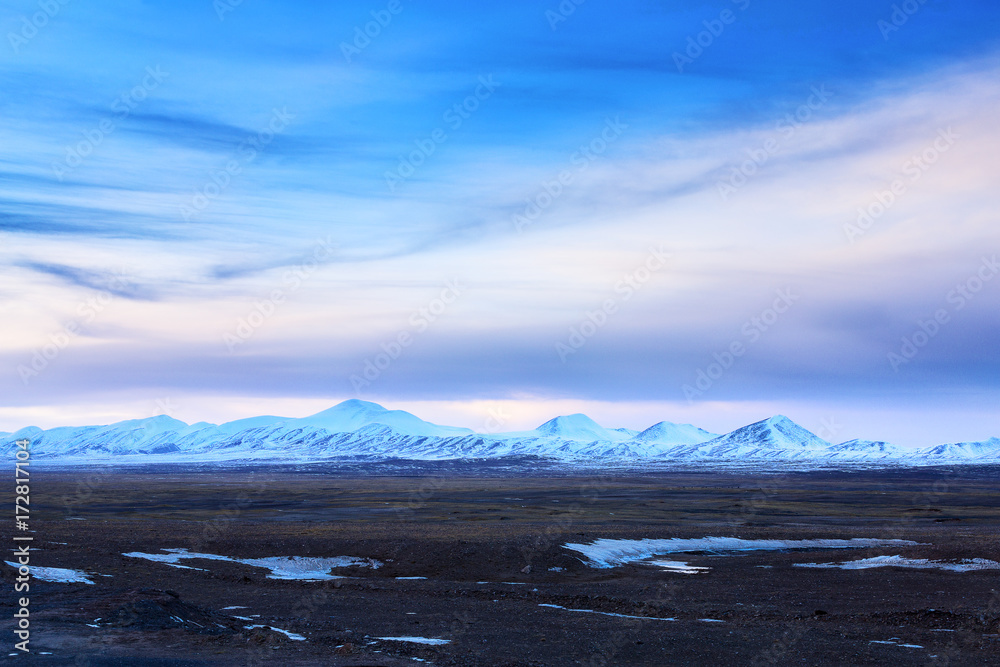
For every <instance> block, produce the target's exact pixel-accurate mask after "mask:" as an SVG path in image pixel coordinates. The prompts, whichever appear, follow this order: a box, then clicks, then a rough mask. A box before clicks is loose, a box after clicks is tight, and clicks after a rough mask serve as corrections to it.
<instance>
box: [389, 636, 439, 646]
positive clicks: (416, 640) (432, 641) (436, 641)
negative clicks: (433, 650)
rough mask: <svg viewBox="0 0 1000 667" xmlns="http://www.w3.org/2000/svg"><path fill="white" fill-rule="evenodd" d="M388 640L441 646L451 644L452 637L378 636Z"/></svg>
mask: <svg viewBox="0 0 1000 667" xmlns="http://www.w3.org/2000/svg"><path fill="white" fill-rule="evenodd" d="M376 639H381V640H383V641H387V642H410V643H411V644H427V645H429V646H441V645H442V644H450V643H451V640H450V639H428V638H427V637H376Z"/></svg>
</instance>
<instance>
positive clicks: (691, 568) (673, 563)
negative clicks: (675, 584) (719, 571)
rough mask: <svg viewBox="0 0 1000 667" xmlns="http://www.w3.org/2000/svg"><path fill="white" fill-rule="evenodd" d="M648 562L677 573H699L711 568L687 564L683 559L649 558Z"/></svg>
mask: <svg viewBox="0 0 1000 667" xmlns="http://www.w3.org/2000/svg"><path fill="white" fill-rule="evenodd" d="M648 562H649V564H650V565H655V566H657V567H659V568H661V569H663V570H666V571H667V572H677V573H678V574H701V573H703V572H708V571H709V570H711V569H712V568H710V567H699V566H697V565H688V564H687V563H685V562H684V561H680V560H651V561H648Z"/></svg>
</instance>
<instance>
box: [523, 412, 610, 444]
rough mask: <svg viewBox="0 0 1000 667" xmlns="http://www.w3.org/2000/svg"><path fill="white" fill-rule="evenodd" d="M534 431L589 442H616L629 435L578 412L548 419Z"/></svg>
mask: <svg viewBox="0 0 1000 667" xmlns="http://www.w3.org/2000/svg"><path fill="white" fill-rule="evenodd" d="M535 432H537V433H540V434H542V435H552V436H558V437H560V438H566V439H568V440H586V441H589V442H592V441H595V440H602V441H605V442H618V441H620V440H624V439H627V438H628V437H629V436H628V434H626V433H621V432H618V431H611V430H609V429H606V428H604V427H603V426H601V425H600V424H598V423H597V422H595V421H594V420H593V419H591V418H590V417H588V416H587V415H584V414H581V413H579V412H578V413H576V414H572V415H563V416H560V417H556V418H555V419H550V420H549V421H547V422H545V423H544V424H542V425H541V426H539V427H538V428H536V429H535Z"/></svg>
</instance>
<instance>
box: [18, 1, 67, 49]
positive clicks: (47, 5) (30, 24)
mask: <svg viewBox="0 0 1000 667" xmlns="http://www.w3.org/2000/svg"><path fill="white" fill-rule="evenodd" d="M69 3H70V0H38V9H39V11H37V12H35V13H33V14H32V15H31V17H30V18H29V17H27V16H24V15H22V16H21V17H20V19H21V26H20V30H18V31H17V32H14V31H11V32H8V33H7V42H8V43H9V44H10V48H11V49H12V50H13V51H14V54H15V55H20V53H21V47H23V46H25V45H26V44H27V43H28V42H30V41H31V40H33V39H34V38H35V37H37V36H38V32H39V31H40V30H44V29H45V26H47V25H49V22H51V21H52V19H54V18H55V17H56V16H58V15H59V12H61V11H62V8H63V7H65V6H66V5H68V4H69Z"/></svg>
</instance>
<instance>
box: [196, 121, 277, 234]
mask: <svg viewBox="0 0 1000 667" xmlns="http://www.w3.org/2000/svg"><path fill="white" fill-rule="evenodd" d="M294 118H295V114H293V113H289V111H288V107H283V108H281V109H277V108H275V109H272V110H271V119H270V120H269V121H268V123H267V127H265V128H264V129H263V130H260V131H259V132H256V133H254V134H250V135H247V137H246V139H244V140H243V141H242V142H240V145H239V146H237V147H236V153H237V157H234V158H231V159H230V160H228V161H227V162H226V164H225V165H224V166H223V167H222V168H221V169H216V170H214V171H212V172H210V173H209V175H208V179H206V181H205V182H204V183H203V184H202V185H201V186H200V187H198V188H195V191H194V194H192V195H191V199H190V201H189V202H188V203H187V204H181V205H180V206H179V210H180V214H181V217H182V218H184V221H185V222H189V221H190V220H191V219H192V218H194V217H195V216H196V215H198V214H199V213H202V212H204V211H205V209H207V208H208V206H209V204H211V203H212V202H213V201H215V200H216V199H218V198H219V197H221V196H222V194H223V193H224V192H225V191H226V190H227V189H228V188H229V186H230V185H231V184H232V182H233V178H234V177H235V176H238V175H239V174H242V173H243V168H244V167H245V166H246V165H248V164H250V163H251V162H253V161H254V160H256V159H257V156H258V155H260V154H261V153H262V152H263V151H264V149H265V148H266V147H267V146H268V145H269V144H270V143H271V142H272V141H274V138H275V136H277V135H278V134H280V133H282V132H284V131H285V129H286V128H287V127H288V123H289V121H291V120H292V119H294Z"/></svg>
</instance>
